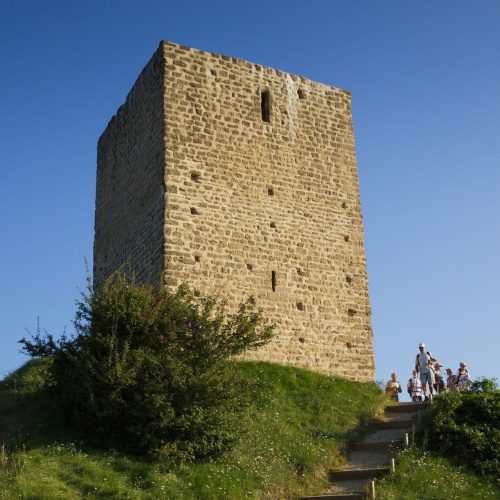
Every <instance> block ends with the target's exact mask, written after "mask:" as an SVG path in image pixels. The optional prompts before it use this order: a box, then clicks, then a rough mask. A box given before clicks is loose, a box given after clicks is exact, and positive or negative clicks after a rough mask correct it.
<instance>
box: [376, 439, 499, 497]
mask: <svg viewBox="0 0 500 500" xmlns="http://www.w3.org/2000/svg"><path fill="white" fill-rule="evenodd" d="M463 465H465V464H463ZM463 465H462V466H457V465H454V464H452V463H450V462H449V461H448V460H446V459H444V458H442V457H438V456H436V455H432V454H430V453H425V452H423V451H421V450H419V449H417V448H411V449H409V450H407V451H405V452H403V453H401V454H400V455H399V456H398V457H397V460H396V473H395V474H391V475H389V476H387V477H386V478H384V479H383V480H382V481H380V482H378V483H377V486H376V490H377V491H376V493H377V498H378V499H380V500H400V499H403V498H404V499H405V500H421V499H426V500H450V499H456V500H461V499H463V500H470V499H477V500H482V499H487V498H500V488H499V486H498V484H494V483H493V482H492V481H490V480H488V479H485V478H481V477H479V476H477V475H475V474H473V473H471V472H468V471H467V470H466V469H465V468H464V467H463Z"/></svg>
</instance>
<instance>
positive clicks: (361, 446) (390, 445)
mask: <svg viewBox="0 0 500 500" xmlns="http://www.w3.org/2000/svg"><path fill="white" fill-rule="evenodd" d="M402 445H403V440H402V439H398V440H395V441H379V442H375V443H352V444H351V445H350V446H349V448H350V449H351V450H352V451H392V450H395V449H397V448H400V447H401V446H402Z"/></svg>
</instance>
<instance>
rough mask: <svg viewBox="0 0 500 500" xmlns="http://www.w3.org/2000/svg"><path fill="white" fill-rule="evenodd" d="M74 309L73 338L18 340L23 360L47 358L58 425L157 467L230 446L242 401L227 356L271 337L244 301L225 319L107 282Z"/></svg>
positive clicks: (128, 281) (217, 305) (221, 309)
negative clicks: (61, 421)
mask: <svg viewBox="0 0 500 500" xmlns="http://www.w3.org/2000/svg"><path fill="white" fill-rule="evenodd" d="M77 306H78V307H77V312H76V318H75V321H74V325H75V329H76V333H75V335H74V336H72V337H67V336H65V335H64V336H62V337H61V338H60V339H59V340H54V338H53V337H52V336H51V335H49V334H47V333H44V334H42V333H41V332H40V331H38V332H37V334H36V335H35V336H34V337H32V338H31V339H26V338H24V339H22V340H21V341H20V342H21V343H22V344H23V347H24V350H25V351H26V352H27V353H28V354H30V355H31V356H34V357H38V356H50V357H51V359H52V363H51V366H50V370H49V373H50V380H49V381H48V386H49V387H50V389H51V390H52V391H54V392H55V393H56V394H57V398H58V401H59V402H60V405H61V409H62V411H63V414H64V415H65V416H66V417H68V418H69V419H70V420H71V421H72V422H74V423H76V424H78V425H79V426H81V427H83V428H85V429H87V430H89V431H90V432H91V433H92V434H93V435H95V436H97V437H98V438H99V439H100V440H101V442H103V443H105V444H107V445H110V446H114V447H117V448H122V449H127V450H128V451H132V452H135V453H155V454H157V455H159V456H161V457H163V458H164V459H165V460H171V459H175V460H178V459H185V460H190V459H194V458H206V457H212V456H215V455H218V454H220V453H221V452H222V451H224V450H225V449H226V448H227V447H228V446H229V444H230V443H231V442H232V440H233V439H234V437H235V432H236V431H235V429H236V426H235V423H236V417H237V415H238V413H239V411H240V410H241V408H242V407H243V397H244V396H243V391H242V390H241V387H239V385H238V384H237V381H236V380H235V379H234V378H233V376H234V374H233V372H232V370H231V364H230V363H229V362H228V358H229V357H231V356H233V355H236V354H240V353H242V352H243V351H244V350H246V349H248V348H256V347H259V346H261V345H264V344H266V343H267V342H269V340H270V339H271V336H272V331H273V327H272V326H271V325H269V324H267V323H266V322H265V321H264V320H263V318H262V316H261V313H260V312H258V311H256V310H255V308H254V307H253V305H252V301H251V300H249V301H248V302H246V303H243V304H241V305H240V307H239V309H238V311H237V312H236V313H235V314H234V315H232V316H227V315H226V312H225V303H224V302H223V301H221V300H219V299H217V298H216V297H207V298H203V299H197V298H196V297H195V296H194V295H193V293H192V292H191V291H190V290H189V288H188V287H186V286H181V287H179V289H178V290H177V292H175V293H169V292H167V291H166V290H165V289H162V288H160V289H156V288H154V287H152V286H150V285H140V284H136V283H135V282H134V280H133V279H132V278H128V277H126V276H125V275H122V274H115V275H113V276H112V277H111V278H110V279H109V280H108V281H107V282H106V283H105V284H104V285H103V286H102V287H101V289H99V290H98V291H95V292H92V291H91V290H90V292H89V294H88V295H83V298H82V300H80V301H79V302H77Z"/></svg>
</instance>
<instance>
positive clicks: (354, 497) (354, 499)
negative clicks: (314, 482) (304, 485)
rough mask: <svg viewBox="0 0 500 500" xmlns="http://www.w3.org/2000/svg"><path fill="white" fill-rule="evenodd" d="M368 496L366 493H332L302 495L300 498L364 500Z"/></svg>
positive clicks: (312, 499)
mask: <svg viewBox="0 0 500 500" xmlns="http://www.w3.org/2000/svg"><path fill="white" fill-rule="evenodd" d="M364 498H366V496H365V494H364V493H332V494H327V495H316V496H310V497H301V498H300V500H316V499H319V500H363V499H364Z"/></svg>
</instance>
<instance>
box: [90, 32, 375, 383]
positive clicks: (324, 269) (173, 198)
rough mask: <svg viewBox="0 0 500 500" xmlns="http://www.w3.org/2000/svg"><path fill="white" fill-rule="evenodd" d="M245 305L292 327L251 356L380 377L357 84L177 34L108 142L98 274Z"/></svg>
mask: <svg viewBox="0 0 500 500" xmlns="http://www.w3.org/2000/svg"><path fill="white" fill-rule="evenodd" d="M125 262H127V263H128V265H129V266H130V268H131V269H132V270H133V271H135V273H136V276H137V277H138V279H139V280H141V281H149V282H153V283H156V284H158V283H160V282H161V281H163V282H164V283H165V284H166V286H167V287H169V288H172V289H175V288H176V287H177V286H178V285H179V284H180V283H182V282H187V283H188V284H189V285H190V286H191V287H193V288H194V289H195V290H198V291H199V293H201V294H202V295H203V294H204V293H213V292H217V293H219V292H220V293H221V295H222V296H223V297H225V298H227V299H228V300H229V305H230V306H232V307H234V306H235V305H236V304H238V303H240V302H241V301H243V300H245V299H246V298H248V297H249V296H251V295H253V296H254V298H255V301H256V304H257V306H258V307H261V308H262V309H263V311H264V314H265V316H266V317H267V318H269V319H270V320H272V321H274V322H275V323H276V324H277V329H276V333H277V335H276V338H275V339H274V340H273V341H272V343H270V344H269V345H268V346H266V347H264V348H262V349H260V350H259V351H255V352H251V353H249V354H248V357H249V358H251V359H260V360H265V361H272V362H278V363H283V364H291V365H295V366H299V367H304V368H308V369H311V370H316V371H319V372H323V373H330V374H334V375H340V376H344V377H347V378H351V379H356V380H364V381H368V380H370V381H372V380H373V379H374V358H373V342H372V331H371V321H370V317H371V311H370V303H369V297H368V282H367V274H366V261H365V252H364V243H363V224H362V218H361V208H360V201H359V190H358V174H357V166H356V155H355V147H354V135H353V128H352V114H351V95H350V93H349V92H348V91H345V90H340V89H337V88H334V87H330V86H327V85H323V84H320V83H316V82H313V81H311V80H308V79H306V78H303V77H299V76H295V75H291V74H288V73H284V72H282V71H278V70H276V69H272V68H268V67H264V66H260V65H258V64H252V63H249V62H247V61H243V60H240V59H235V58H232V57H226V56H221V55H216V54H211V53H208V52H203V51H200V50H195V49H191V48H188V47H184V46H181V45H176V44H173V43H170V42H162V43H161V44H160V46H159V48H158V50H157V51H156V52H155V54H154V55H153V57H152V59H151V60H150V61H149V63H148V64H147V65H146V67H145V68H144V69H143V71H142V72H141V74H140V75H139V78H138V79H137V81H136V82H135V84H134V86H133V88H132V90H131V91H130V93H129V94H128V96H127V98H126V101H125V103H124V104H123V105H122V106H121V107H120V108H119V109H118V111H117V113H116V115H115V116H114V117H113V118H112V119H111V121H110V122H109V124H108V126H107V128H106V130H105V131H104V133H103V134H102V136H101V137H100V139H99V143H98V153H97V194H96V211H95V241H94V283H95V285H96V286H99V284H100V283H102V281H103V280H104V279H105V278H106V277H107V276H108V275H109V274H110V273H111V272H112V271H114V270H116V269H117V268H119V267H120V266H121V265H122V264H124V263H125Z"/></svg>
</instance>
